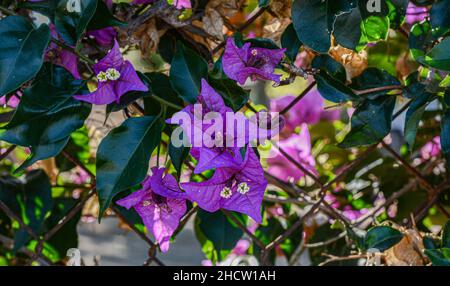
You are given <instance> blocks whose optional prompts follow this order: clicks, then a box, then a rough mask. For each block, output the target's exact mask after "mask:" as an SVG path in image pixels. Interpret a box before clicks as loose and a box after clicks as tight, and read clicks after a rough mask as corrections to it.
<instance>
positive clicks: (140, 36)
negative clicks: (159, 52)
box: [132, 18, 166, 56]
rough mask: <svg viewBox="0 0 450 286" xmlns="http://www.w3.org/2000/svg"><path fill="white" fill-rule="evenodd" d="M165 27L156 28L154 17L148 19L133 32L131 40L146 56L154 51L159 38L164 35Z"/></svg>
mask: <svg viewBox="0 0 450 286" xmlns="http://www.w3.org/2000/svg"><path fill="white" fill-rule="evenodd" d="M165 32H166V29H158V28H157V26H156V19H154V18H153V19H150V20H149V21H147V22H146V23H145V24H144V25H141V26H140V27H139V28H138V29H137V30H136V31H135V32H134V33H133V39H132V40H133V42H134V43H136V44H138V45H139V47H140V49H141V52H142V54H143V55H144V56H148V55H150V54H152V53H155V52H156V49H157V48H158V44H159V39H160V38H161V37H162V35H164V33H165Z"/></svg>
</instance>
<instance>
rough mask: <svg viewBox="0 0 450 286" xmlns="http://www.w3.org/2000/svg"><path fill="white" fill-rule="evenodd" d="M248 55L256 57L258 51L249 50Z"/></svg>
mask: <svg viewBox="0 0 450 286" xmlns="http://www.w3.org/2000/svg"><path fill="white" fill-rule="evenodd" d="M250 53H251V54H252V55H254V56H257V55H258V51H257V50H256V49H253V50H251V51H250Z"/></svg>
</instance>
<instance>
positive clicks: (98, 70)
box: [74, 41, 148, 105]
mask: <svg viewBox="0 0 450 286" xmlns="http://www.w3.org/2000/svg"><path fill="white" fill-rule="evenodd" d="M92 68H93V70H94V72H95V74H96V76H97V80H98V86H97V90H95V91H94V92H92V93H90V94H88V95H75V96H74V97H75V98H76V99H78V100H81V101H86V102H90V103H92V104H98V105H102V104H110V103H113V102H117V103H120V98H121V97H122V95H124V94H125V93H127V92H129V91H148V88H147V86H146V85H145V84H143V83H142V81H141V79H140V78H139V76H138V75H137V73H136V71H135V70H134V68H133V66H132V65H131V63H130V62H129V61H125V60H124V59H123V57H122V54H121V53H120V49H119V44H118V43H117V41H114V47H113V48H112V50H111V51H110V52H109V53H108V54H107V55H106V56H105V57H104V58H103V59H101V60H100V61H99V62H98V63H96V64H94V65H93V67H92Z"/></svg>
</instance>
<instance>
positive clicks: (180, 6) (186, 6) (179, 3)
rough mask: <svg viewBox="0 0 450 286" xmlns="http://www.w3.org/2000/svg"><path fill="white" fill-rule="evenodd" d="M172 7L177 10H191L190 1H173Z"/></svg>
mask: <svg viewBox="0 0 450 286" xmlns="http://www.w3.org/2000/svg"><path fill="white" fill-rule="evenodd" d="M172 5H173V6H175V7H176V8H177V9H191V8H192V4H191V1H190V0H173V4H172Z"/></svg>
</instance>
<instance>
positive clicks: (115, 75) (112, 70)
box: [106, 68, 120, 80]
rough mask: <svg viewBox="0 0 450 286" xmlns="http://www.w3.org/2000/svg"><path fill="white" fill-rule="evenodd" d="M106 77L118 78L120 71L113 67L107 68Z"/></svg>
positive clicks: (110, 78)
mask: <svg viewBox="0 0 450 286" xmlns="http://www.w3.org/2000/svg"><path fill="white" fill-rule="evenodd" d="M106 77H107V78H108V79H109V80H118V79H119V78H120V72H119V71H118V70H116V69H115V68H109V69H107V70H106Z"/></svg>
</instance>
